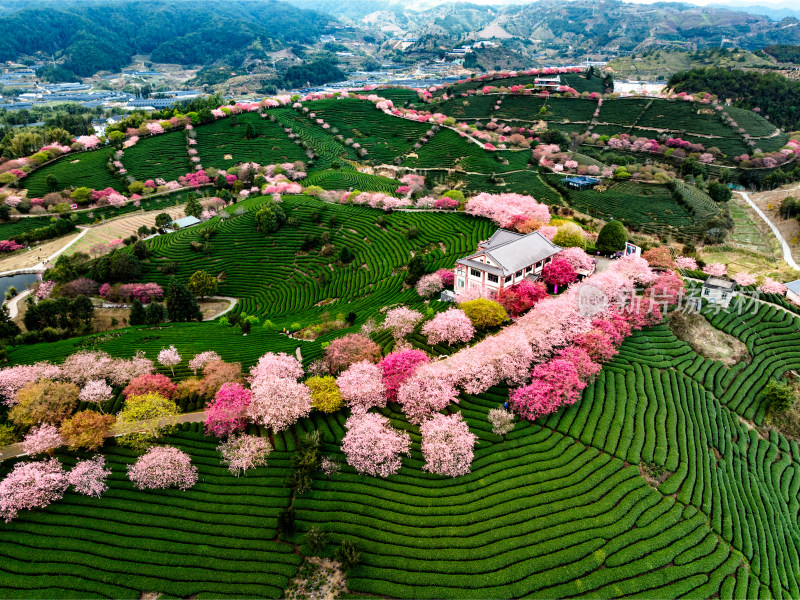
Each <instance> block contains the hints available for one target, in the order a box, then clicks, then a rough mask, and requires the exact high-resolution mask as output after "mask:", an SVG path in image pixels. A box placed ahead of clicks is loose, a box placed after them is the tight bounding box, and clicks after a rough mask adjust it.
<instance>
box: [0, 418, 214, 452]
mask: <svg viewBox="0 0 800 600" xmlns="http://www.w3.org/2000/svg"><path fill="white" fill-rule="evenodd" d="M205 420H206V411H204V410H201V411H197V412H190V413H184V414H182V415H178V417H177V419H176V420H175V424H176V425H180V424H181V423H203V422H204V421H205ZM136 430H137V428H136V425H134V424H130V425H126V426H125V429H124V431H125V433H131V432H134V431H136ZM120 431H122V428H121V427H119V426H118V425H115V426H114V427H112V429H111V431H109V432H108V435H106V437H116V436H120V435H124V433H120ZM19 456H27V454H26V452H25V451H24V450H23V449H22V443H18V444H9V445H8V446H3V447H2V448H0V461H4V460H7V459H9V458H17V457H19Z"/></svg>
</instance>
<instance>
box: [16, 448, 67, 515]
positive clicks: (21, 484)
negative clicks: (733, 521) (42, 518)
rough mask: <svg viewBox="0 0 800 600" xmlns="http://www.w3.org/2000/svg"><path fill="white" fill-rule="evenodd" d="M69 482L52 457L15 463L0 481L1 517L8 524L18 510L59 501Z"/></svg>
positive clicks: (61, 468) (59, 465)
mask: <svg viewBox="0 0 800 600" xmlns="http://www.w3.org/2000/svg"><path fill="white" fill-rule="evenodd" d="M68 485H69V483H68V482H67V476H66V473H64V468H63V467H62V466H61V463H60V462H58V461H57V460H56V459H55V458H50V459H48V460H45V461H42V462H23V463H17V464H16V465H14V469H13V470H12V471H11V472H10V473H9V474H8V475H6V478H5V479H3V481H2V482H0V516H2V518H3V519H4V520H5V522H6V523H8V522H10V521H12V520H13V519H14V517H16V516H17V514H18V513H19V511H21V510H33V509H34V508H44V507H45V506H47V505H48V504H50V503H51V502H55V501H56V500H61V498H62V497H63V496H64V491H65V490H66V489H67V486H68Z"/></svg>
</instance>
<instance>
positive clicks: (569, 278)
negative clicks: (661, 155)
mask: <svg viewBox="0 0 800 600" xmlns="http://www.w3.org/2000/svg"><path fill="white" fill-rule="evenodd" d="M542 279H543V280H544V282H545V283H547V284H548V285H552V286H554V287H555V289H556V292H558V288H559V287H563V286H565V285H569V284H570V283H572V282H574V281H577V279H578V274H577V273H576V272H575V269H574V268H573V267H572V265H571V264H570V263H569V261H567V260H566V259H563V258H557V259H555V260H554V261H553V262H551V263H548V264H546V265H545V266H544V268H543V269H542Z"/></svg>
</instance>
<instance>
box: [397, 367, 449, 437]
mask: <svg viewBox="0 0 800 600" xmlns="http://www.w3.org/2000/svg"><path fill="white" fill-rule="evenodd" d="M397 401H398V402H399V403H400V404H401V405H402V406H403V413H405V415H406V417H408V420H409V422H411V423H414V424H415V425H418V424H419V423H421V422H422V421H423V420H424V419H426V418H427V417H429V416H430V415H431V413H434V412H436V411H438V410H442V409H443V408H445V407H446V406H447V405H448V404H450V403H451V402H458V390H456V387H455V374H452V375H450V376H448V375H447V374H443V373H440V372H437V370H436V368H435V366H434V365H431V364H430V363H426V364H422V365H420V366H419V367H418V368H417V369H416V370H415V372H414V374H413V375H411V377H409V378H408V379H406V380H405V381H404V382H403V383H402V384H401V385H400V388H399V389H398V391H397Z"/></svg>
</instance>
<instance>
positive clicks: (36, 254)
mask: <svg viewBox="0 0 800 600" xmlns="http://www.w3.org/2000/svg"><path fill="white" fill-rule="evenodd" d="M88 232H89V229H88V228H87V229H82V230H81V232H80V233H79V234H77V235H73V236H72V237H70V238H68V239H66V240H65V238H59V239H57V240H52V241H50V242H45V243H44V244H42V245H41V246H37V247H35V248H33V249H31V250H30V251H28V252H20V253H18V254H15V255H13V256H9V257H8V258H6V259H3V260H0V276H3V275H12V274H14V273H16V272H17V271H23V270H24V271H44V270H45V268H46V267H45V263H46V262H52V261H54V260H55V259H56V258H57V257H58V255H59V254H61V253H62V252H64V251H65V250H67V249H69V248H70V247H71V246H72V245H73V244H75V243H76V242H78V241H79V240H80V239H81V238H82V237H83V236H85V235H86V234H87V233H88ZM65 241H66V243H65ZM42 255H44V257H45V258H44V260H41V258H42Z"/></svg>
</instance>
